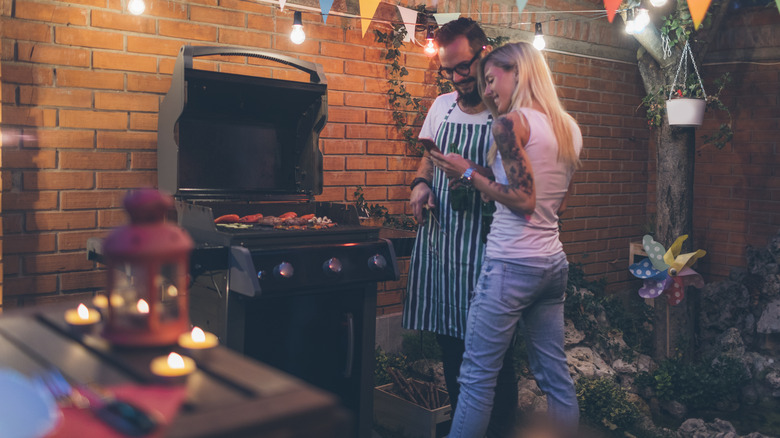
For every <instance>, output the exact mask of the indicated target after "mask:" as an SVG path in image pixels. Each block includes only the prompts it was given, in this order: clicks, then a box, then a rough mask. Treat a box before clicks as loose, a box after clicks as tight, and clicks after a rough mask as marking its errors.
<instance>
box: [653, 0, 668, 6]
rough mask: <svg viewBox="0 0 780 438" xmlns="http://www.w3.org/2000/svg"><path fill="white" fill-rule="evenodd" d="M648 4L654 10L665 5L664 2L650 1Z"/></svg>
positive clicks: (663, 0)
mask: <svg viewBox="0 0 780 438" xmlns="http://www.w3.org/2000/svg"><path fill="white" fill-rule="evenodd" d="M650 4H651V5H653V6H654V7H656V8H660V7H661V6H663V5H665V4H666V0H650Z"/></svg>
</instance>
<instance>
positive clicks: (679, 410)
mask: <svg viewBox="0 0 780 438" xmlns="http://www.w3.org/2000/svg"><path fill="white" fill-rule="evenodd" d="M660 407H661V409H663V410H664V411H666V412H668V413H669V415H671V416H672V417H674V418H677V419H680V420H681V419H683V418H685V415H686V414H687V413H688V408H686V407H685V405H684V404H682V403H680V402H678V401H675V400H671V401H662V402H660Z"/></svg>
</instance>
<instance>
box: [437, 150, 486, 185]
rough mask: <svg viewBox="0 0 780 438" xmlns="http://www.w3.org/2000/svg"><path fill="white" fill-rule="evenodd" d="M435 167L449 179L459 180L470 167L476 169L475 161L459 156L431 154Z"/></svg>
mask: <svg viewBox="0 0 780 438" xmlns="http://www.w3.org/2000/svg"><path fill="white" fill-rule="evenodd" d="M430 157H431V161H433V164H434V166H436V167H438V168H440V169H441V170H442V171H443V172H444V174H445V175H447V178H450V179H457V178H460V177H461V176H462V175H463V172H465V171H466V169H468V168H469V167H476V164H474V162H473V161H471V160H467V159H465V158H463V157H462V156H460V155H458V154H447V155H442V154H440V153H439V152H436V151H431V152H430Z"/></svg>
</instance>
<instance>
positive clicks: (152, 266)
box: [103, 189, 194, 346]
mask: <svg viewBox="0 0 780 438" xmlns="http://www.w3.org/2000/svg"><path fill="white" fill-rule="evenodd" d="M124 205H125V209H126V210H127V212H128V214H129V215H130V222H131V223H130V224H129V225H125V226H123V227H120V228H118V229H116V230H114V231H113V232H112V233H111V234H110V235H109V236H108V237H107V238H106V240H105V241H104V243H103V254H104V255H105V259H106V265H107V266H108V270H109V271H108V298H109V299H108V303H109V304H108V318H107V321H106V324H105V328H104V330H103V337H104V338H106V339H107V340H108V341H109V342H111V343H112V344H115V345H123V346H162V345H171V344H175V343H176V341H177V339H178V337H179V335H180V334H182V333H184V332H185V331H187V329H188V328H189V313H188V305H189V303H188V301H189V300H188V290H187V277H188V272H189V255H190V251H192V248H193V246H194V245H193V242H192V239H191V238H190V236H189V235H188V234H187V233H186V232H185V231H184V230H182V229H181V228H179V227H178V226H176V225H173V224H171V223H167V222H165V216H166V213H167V212H168V211H169V210H170V209H171V208H172V207H173V199H172V198H171V197H170V196H167V195H163V194H162V193H160V192H158V191H157V190H153V189H142V190H137V191H134V192H131V193H129V194H128V195H127V196H126V197H125V200H124Z"/></svg>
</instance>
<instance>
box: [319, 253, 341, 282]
mask: <svg viewBox="0 0 780 438" xmlns="http://www.w3.org/2000/svg"><path fill="white" fill-rule="evenodd" d="M322 270H323V271H324V272H325V274H327V275H329V276H331V277H335V276H337V275H339V274H341V260H339V259H337V258H336V257H333V258H332V259H328V260H326V261H325V263H323V264H322Z"/></svg>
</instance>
